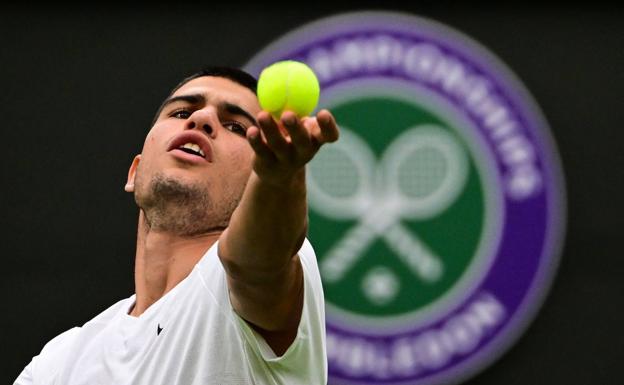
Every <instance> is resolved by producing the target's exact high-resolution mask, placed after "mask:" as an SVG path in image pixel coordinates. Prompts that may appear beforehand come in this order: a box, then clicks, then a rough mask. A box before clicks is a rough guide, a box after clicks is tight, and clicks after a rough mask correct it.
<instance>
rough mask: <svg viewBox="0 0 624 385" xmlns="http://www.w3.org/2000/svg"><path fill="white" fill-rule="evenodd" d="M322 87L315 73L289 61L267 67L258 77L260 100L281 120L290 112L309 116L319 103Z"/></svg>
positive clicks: (261, 104)
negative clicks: (287, 111) (286, 111)
mask: <svg viewBox="0 0 624 385" xmlns="http://www.w3.org/2000/svg"><path fill="white" fill-rule="evenodd" d="M319 94H320V86H319V82H318V79H317V78H316V75H315V74H314V71H312V69H311V68H310V67H308V66H307V65H306V64H304V63H301V62H298V61H294V60H285V61H279V62H276V63H273V64H271V65H270V66H268V67H266V68H265V69H263V70H262V72H261V73H260V77H259V78H258V100H259V101H260V106H261V107H262V109H263V110H266V111H269V112H270V113H271V115H273V116H274V117H275V118H277V119H279V117H280V116H281V115H282V112H283V111H285V110H290V111H293V112H295V114H297V116H299V117H300V118H301V117H304V116H308V115H309V114H310V113H311V112H312V111H313V110H314V108H316V104H317V103H318V99H319Z"/></svg>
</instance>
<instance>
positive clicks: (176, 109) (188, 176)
mask: <svg viewBox="0 0 624 385" xmlns="http://www.w3.org/2000/svg"><path fill="white" fill-rule="evenodd" d="M259 111H260V105H259V103H258V100H257V98H256V95H255V94H254V93H253V92H252V91H251V90H249V89H248V88H246V87H244V86H242V85H240V84H238V83H235V82H233V81H231V80H229V79H225V78H221V77H213V76H204V77H200V78H196V79H193V80H191V81H189V82H188V83H186V84H185V85H183V86H182V87H180V88H179V89H178V90H176V91H175V93H173V94H172V95H171V96H170V97H169V98H168V99H167V100H166V101H165V102H164V103H163V108H162V110H161V112H160V114H159V116H158V117H157V119H156V122H155V124H154V126H153V127H152V129H151V130H150V132H149V133H148V135H147V137H146V138H145V143H144V145H143V151H142V153H141V156H140V158H137V159H135V162H134V163H133V166H132V167H131V169H130V174H129V178H128V185H127V186H126V190H127V191H134V193H135V200H136V201H137V204H138V205H139V206H140V207H141V208H142V209H143V210H144V212H145V214H146V217H147V219H148V222H150V225H152V226H157V225H158V224H162V226H160V227H162V228H161V230H165V231H167V230H169V231H176V230H175V227H179V226H180V225H181V226H182V227H188V229H187V230H182V232H190V233H198V232H202V231H206V230H208V229H211V228H217V227H224V226H226V225H227V222H228V221H229V217H230V216H231V214H232V211H233V210H234V208H235V207H236V206H237V205H238V202H239V201H240V197H241V195H242V193H243V190H244V188H245V185H246V182H247V180H248V178H249V174H250V172H251V167H252V158H253V150H252V149H251V146H250V145H249V143H248V142H247V139H246V137H245V130H246V129H247V128H248V127H249V126H251V125H255V121H254V116H256V114H257V113H258V112H259ZM182 218H184V219H182ZM167 221H169V222H171V221H173V222H175V223H173V222H171V223H169V222H167ZM176 221H178V222H179V221H182V222H185V221H186V222H188V221H191V222H193V223H182V224H180V223H177V222H176ZM189 226H190V227H189ZM157 227H158V226H157Z"/></svg>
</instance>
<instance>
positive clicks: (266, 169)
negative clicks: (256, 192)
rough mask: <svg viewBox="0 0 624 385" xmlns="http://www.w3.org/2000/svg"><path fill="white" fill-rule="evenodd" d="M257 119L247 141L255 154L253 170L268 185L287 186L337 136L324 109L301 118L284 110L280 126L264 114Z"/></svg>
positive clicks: (333, 123) (249, 131)
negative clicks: (313, 115)
mask: <svg viewBox="0 0 624 385" xmlns="http://www.w3.org/2000/svg"><path fill="white" fill-rule="evenodd" d="M257 118H258V124H259V126H260V127H255V126H254V127H250V128H249V129H248V130H247V139H248V140H249V143H250V144H251V147H252V148H253V150H254V152H255V153H256V157H255V159H254V164H253V169H254V171H255V173H256V174H257V175H258V176H259V177H260V178H261V179H262V180H263V181H264V182H268V183H271V184H276V185H278V184H280V183H285V182H286V183H288V181H290V180H291V179H292V178H293V177H294V176H295V174H297V172H298V171H300V170H302V168H303V167H304V166H305V165H306V163H308V162H309V161H310V160H311V159H312V158H313V157H314V155H315V154H316V153H317V151H318V150H319V148H320V147H321V146H322V145H323V144H325V143H330V142H335V141H336V140H338V136H339V133H338V126H337V125H336V121H335V119H334V117H333V116H332V114H331V113H330V112H329V111H327V110H321V111H319V113H318V114H317V115H316V117H304V118H302V119H299V118H298V117H297V116H296V115H295V113H294V112H292V111H284V113H283V114H282V116H281V119H280V122H279V123H278V122H276V121H275V120H274V119H273V117H272V116H271V115H270V114H269V113H268V112H266V111H262V112H260V113H259V114H258V116H257Z"/></svg>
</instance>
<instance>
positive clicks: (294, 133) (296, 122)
mask: <svg viewBox="0 0 624 385" xmlns="http://www.w3.org/2000/svg"><path fill="white" fill-rule="evenodd" d="M281 121H282V124H283V125H284V127H285V128H286V130H287V131H288V135H289V136H290V141H291V143H292V145H293V148H294V150H295V151H296V152H306V151H308V149H309V148H310V147H311V144H312V142H311V141H310V132H309V131H308V130H307V128H306V127H305V126H304V125H303V123H302V121H301V120H300V119H299V118H298V117H297V115H295V113H294V112H292V111H285V112H284V113H283V114H282V117H281Z"/></svg>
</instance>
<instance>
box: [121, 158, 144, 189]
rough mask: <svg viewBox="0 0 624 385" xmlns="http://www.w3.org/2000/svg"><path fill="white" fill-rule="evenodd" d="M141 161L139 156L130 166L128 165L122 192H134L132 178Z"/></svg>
mask: <svg viewBox="0 0 624 385" xmlns="http://www.w3.org/2000/svg"><path fill="white" fill-rule="evenodd" d="M140 161H141V155H140V154H139V155H137V156H135V157H134V159H133V160H132V164H131V165H130V169H129V170H128V181H127V182H126V186H125V187H124V190H126V191H127V192H134V177H135V176H136V169H137V167H138V166H139V162H140Z"/></svg>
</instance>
